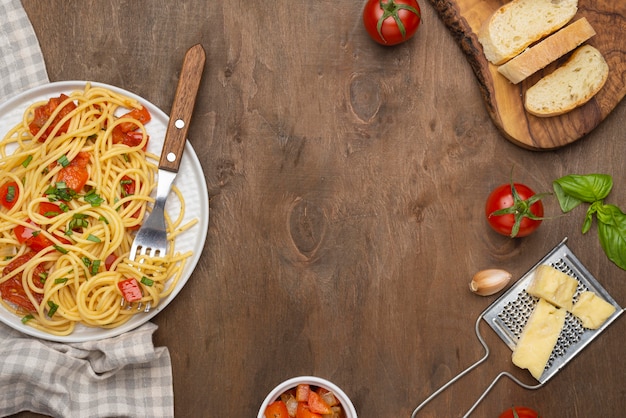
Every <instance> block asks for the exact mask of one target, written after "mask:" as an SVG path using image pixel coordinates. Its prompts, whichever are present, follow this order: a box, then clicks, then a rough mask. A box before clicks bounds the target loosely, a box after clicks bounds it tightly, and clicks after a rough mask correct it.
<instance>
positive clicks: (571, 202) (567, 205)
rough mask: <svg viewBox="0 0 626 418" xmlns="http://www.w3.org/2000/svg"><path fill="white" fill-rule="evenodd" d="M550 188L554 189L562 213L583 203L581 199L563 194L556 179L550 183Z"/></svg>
mask: <svg viewBox="0 0 626 418" xmlns="http://www.w3.org/2000/svg"><path fill="white" fill-rule="evenodd" d="M552 188H553V189H554V194H555V195H556V198H557V200H558V201H559V205H560V206H561V210H562V211H563V213H567V212H569V211H570V210H572V209H574V208H575V207H576V206H578V205H580V204H581V203H583V201H582V200H579V199H575V198H573V197H572V196H568V195H567V194H565V192H564V191H563V188H562V187H561V185H560V184H559V183H557V182H556V181H555V182H553V183H552Z"/></svg>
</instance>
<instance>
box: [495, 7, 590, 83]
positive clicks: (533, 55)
mask: <svg viewBox="0 0 626 418" xmlns="http://www.w3.org/2000/svg"><path fill="white" fill-rule="evenodd" d="M595 34H596V31H595V30H593V27H592V26H591V24H589V22H588V21H587V19H586V18H584V17H583V18H580V19H578V20H577V21H575V22H574V23H572V24H570V25H568V26H566V27H564V28H563V29H561V30H559V31H558V32H556V33H554V34H552V35H550V36H549V37H547V38H545V39H544V40H543V41H541V42H539V43H538V44H536V45H534V46H532V47H530V48H528V49H526V50H525V51H524V52H522V53H521V54H519V55H518V56H516V57H515V58H513V59H512V60H510V61H507V62H506V63H504V64H502V65H501V66H499V67H498V72H499V73H500V74H502V75H503V76H505V77H506V78H508V79H509V81H510V82H511V83H513V84H517V83H519V82H521V81H523V80H525V79H526V78H527V77H529V76H531V75H532V74H534V73H536V72H537V71H539V70H541V69H542V68H544V67H545V66H547V65H548V64H550V63H551V62H554V61H556V60H557V59H558V58H561V57H562V56H563V55H565V54H567V53H568V52H571V51H573V50H574V49H576V47H578V46H579V45H580V44H582V43H583V42H585V41H586V40H588V39H589V38H591V37H592V36H594V35H595Z"/></svg>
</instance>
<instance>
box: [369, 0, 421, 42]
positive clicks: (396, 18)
mask: <svg viewBox="0 0 626 418" xmlns="http://www.w3.org/2000/svg"><path fill="white" fill-rule="evenodd" d="M421 21H422V14H421V11H420V6H419V4H418V3H417V0H368V1H367V3H366V4H365V8H364V9H363V24H364V25H365V29H366V30H367V33H369V35H370V37H371V38H372V39H373V40H375V41H376V42H378V43H379V44H381V45H387V46H391V45H397V44H400V43H402V42H405V41H408V40H409V39H411V37H412V36H413V35H415V32H416V31H417V28H418V27H419V25H420V23H421Z"/></svg>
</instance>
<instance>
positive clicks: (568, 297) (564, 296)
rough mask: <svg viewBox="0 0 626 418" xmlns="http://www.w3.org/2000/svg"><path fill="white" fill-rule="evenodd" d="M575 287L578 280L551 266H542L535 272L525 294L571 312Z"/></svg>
mask: <svg viewBox="0 0 626 418" xmlns="http://www.w3.org/2000/svg"><path fill="white" fill-rule="evenodd" d="M577 287H578V280H576V279H575V278H573V277H572V276H569V275H567V274H565V273H563V272H562V271H560V270H557V269H555V268H554V267H552V266H549V265H547V264H542V265H540V266H538V267H537V269H536V270H535V277H533V280H532V281H531V283H530V285H528V289H526V292H527V293H528V294H530V295H532V296H536V297H538V298H543V299H545V300H547V301H548V302H550V303H551V304H553V305H556V306H558V307H559V308H565V309H567V310H571V308H572V303H573V302H572V301H573V298H574V294H575V293H576V288H577Z"/></svg>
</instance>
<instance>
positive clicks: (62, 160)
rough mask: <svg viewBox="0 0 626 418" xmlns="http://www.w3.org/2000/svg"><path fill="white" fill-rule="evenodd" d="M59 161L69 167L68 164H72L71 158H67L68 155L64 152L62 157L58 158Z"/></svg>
mask: <svg viewBox="0 0 626 418" xmlns="http://www.w3.org/2000/svg"><path fill="white" fill-rule="evenodd" d="M57 163H59V164H60V165H61V166H63V167H67V166H68V165H70V160H68V159H67V155H65V154H63V155H62V156H61V158H59V159H58V160H57Z"/></svg>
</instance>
